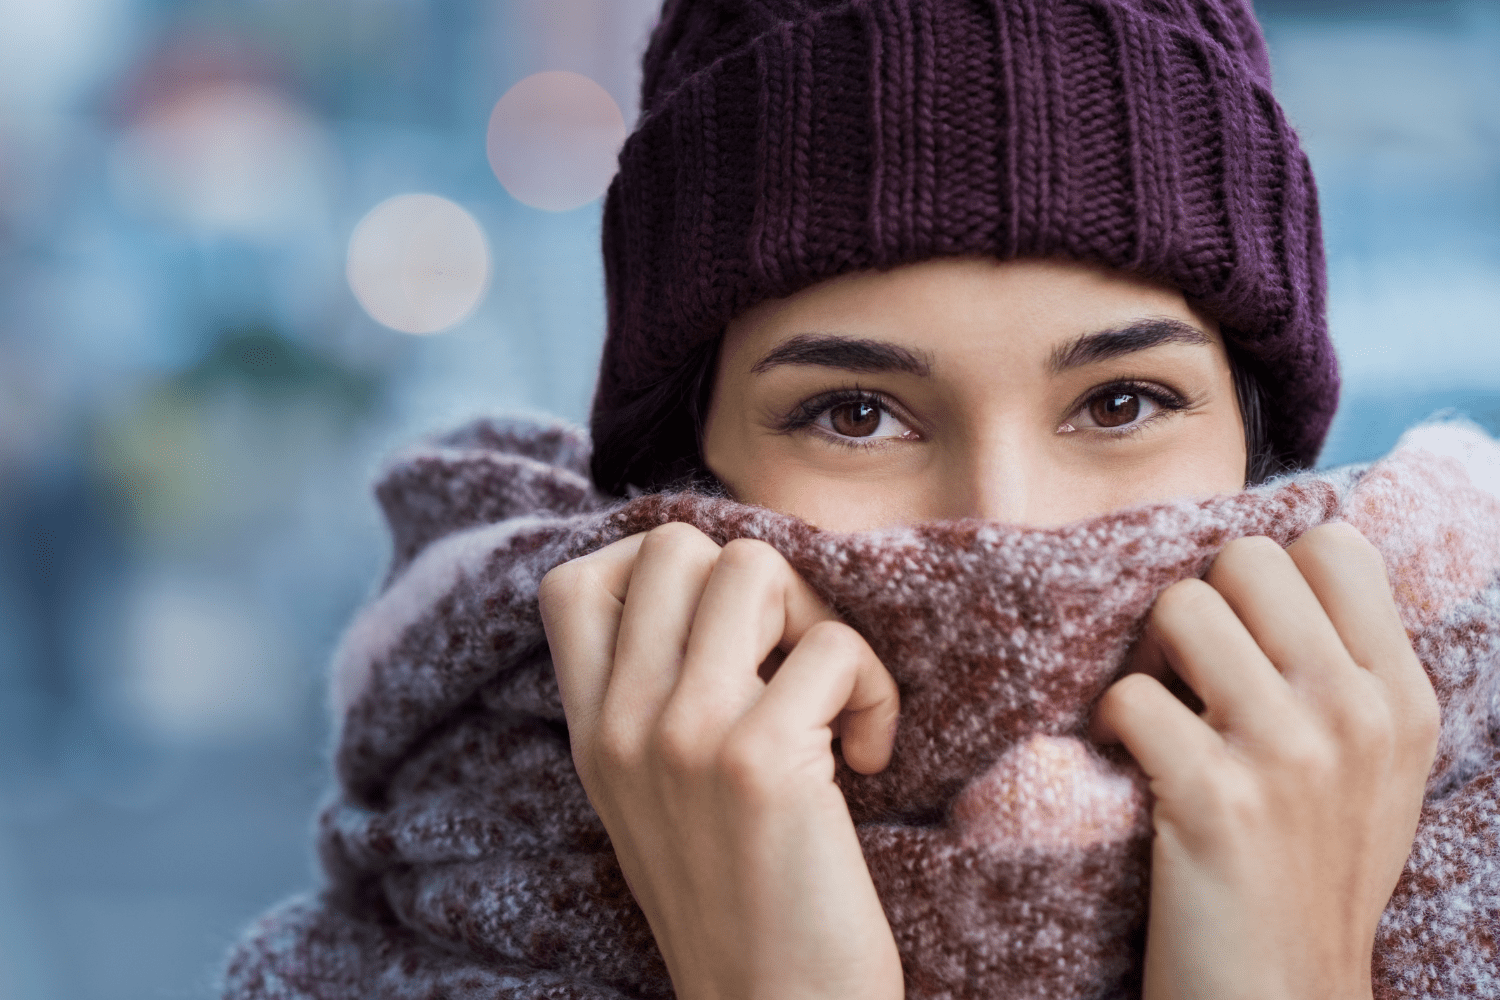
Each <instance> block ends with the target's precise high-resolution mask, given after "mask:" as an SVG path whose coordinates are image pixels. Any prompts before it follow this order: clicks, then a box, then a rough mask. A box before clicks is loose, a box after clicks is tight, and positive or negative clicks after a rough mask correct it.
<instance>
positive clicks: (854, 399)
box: [775, 379, 1193, 448]
mask: <svg viewBox="0 0 1500 1000" xmlns="http://www.w3.org/2000/svg"><path fill="white" fill-rule="evenodd" d="M1110 393H1132V394H1134V395H1137V396H1144V397H1145V398H1146V399H1149V400H1151V402H1153V403H1155V404H1156V407H1157V410H1156V412H1155V413H1152V414H1151V415H1149V416H1148V417H1146V419H1144V420H1139V421H1137V422H1135V423H1133V424H1131V425H1130V426H1128V427H1123V428H1118V429H1116V428H1108V427H1095V428H1089V430H1091V431H1092V432H1093V433H1095V434H1105V435H1108V436H1109V437H1113V438H1126V437H1132V436H1134V435H1136V434H1139V433H1140V432H1141V431H1142V429H1144V428H1145V427H1147V426H1149V425H1151V424H1154V423H1155V422H1156V421H1157V419H1158V418H1160V417H1163V416H1166V415H1167V414H1170V413H1176V412H1179V411H1181V410H1186V409H1190V408H1191V407H1192V405H1193V403H1192V400H1189V399H1187V398H1185V397H1184V396H1183V395H1182V394H1181V393H1178V392H1175V391H1173V390H1172V389H1169V388H1167V387H1166V386H1163V385H1158V384H1156V383H1154V382H1138V381H1134V380H1131V379H1123V380H1118V381H1114V382H1107V383H1105V384H1104V385H1100V386H1095V387H1094V388H1093V389H1090V390H1089V391H1088V393H1087V394H1086V395H1084V396H1081V397H1080V398H1079V399H1078V400H1076V401H1075V402H1074V404H1073V406H1072V408H1070V409H1069V410H1068V416H1069V417H1071V416H1072V415H1073V414H1075V413H1077V412H1078V411H1079V410H1081V409H1083V408H1084V407H1086V406H1088V405H1089V404H1090V403H1092V402H1093V401H1094V400H1096V399H1099V398H1100V397H1102V396H1107V395H1109V394H1110ZM852 403H864V404H866V405H868V406H873V407H876V408H877V409H879V410H880V411H881V412H883V413H887V414H890V415H891V416H893V417H895V418H896V419H897V420H900V421H901V422H902V423H905V424H907V425H911V424H912V423H913V421H912V420H911V419H910V418H909V417H907V416H905V415H904V414H902V413H901V411H900V410H899V409H898V408H897V407H894V406H892V405H891V403H890V401H889V400H888V399H887V398H886V397H884V396H882V395H881V394H879V393H875V392H869V391H867V390H865V389H860V388H858V387H857V386H856V387H855V388H853V389H836V390H834V391H832V392H825V393H821V394H819V395H817V396H813V397H812V398H811V399H805V400H803V401H802V402H801V403H798V404H797V406H796V408H795V409H793V410H792V412H791V413H788V414H787V415H786V416H785V417H783V418H782V419H781V420H780V421H779V422H778V423H777V425H776V428H775V429H776V430H777V431H778V432H779V433H782V434H793V433H796V432H797V431H801V430H805V429H807V428H809V427H811V426H813V425H814V424H815V423H817V421H818V418H819V417H821V416H823V414H825V413H827V412H828V411H830V410H832V409H835V408H837V407H840V406H847V405H850V404H852ZM825 437H827V438H829V440H831V441H833V442H834V443H835V444H838V445H841V446H843V447H845V448H875V447H879V446H881V445H883V444H886V443H888V442H889V441H890V438H879V439H876V440H873V441H865V440H861V439H858V438H846V437H842V436H835V435H831V434H829V435H825Z"/></svg>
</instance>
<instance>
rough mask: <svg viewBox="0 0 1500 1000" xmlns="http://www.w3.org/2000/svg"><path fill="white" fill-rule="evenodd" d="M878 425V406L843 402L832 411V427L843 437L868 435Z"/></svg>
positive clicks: (872, 432)
mask: <svg viewBox="0 0 1500 1000" xmlns="http://www.w3.org/2000/svg"><path fill="white" fill-rule="evenodd" d="M879 426H880V407H878V406H874V405H872V404H870V403H845V404H844V405H843V406H839V407H835V408H834V411H833V429H834V430H836V431H838V432H839V433H840V434H842V435H844V436H845V437H869V436H870V435H871V434H874V433H875V429H876V428H877V427H879Z"/></svg>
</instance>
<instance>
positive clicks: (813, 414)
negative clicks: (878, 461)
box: [776, 386, 913, 448]
mask: <svg viewBox="0 0 1500 1000" xmlns="http://www.w3.org/2000/svg"><path fill="white" fill-rule="evenodd" d="M852 403H864V404H866V405H868V406H873V407H875V408H876V409H878V410H880V411H881V412H882V413H887V414H890V415H891V416H893V417H895V418H896V419H897V420H899V421H901V422H902V423H904V424H907V425H908V426H910V425H911V424H912V423H913V421H912V419H911V418H910V417H908V416H906V415H904V414H903V413H902V412H901V411H900V410H899V409H898V408H897V407H894V406H892V405H891V402H890V400H888V399H887V398H886V397H884V396H882V395H880V394H879V393H876V392H868V391H866V390H864V389H861V388H859V387H857V386H856V387H855V388H853V389H836V390H834V391H833V392H825V393H821V394H819V395H817V396H814V397H812V398H811V399H805V400H803V401H802V402H800V403H798V404H797V407H796V409H794V410H792V412H791V413H788V414H787V415H786V416H785V417H783V418H782V419H781V421H780V422H779V423H778V424H777V425H776V430H777V431H778V432H779V433H782V434H794V433H796V432H797V431H800V430H805V429H807V428H809V427H811V426H813V425H814V424H815V423H817V421H818V418H819V417H821V416H823V414H825V413H827V412H828V411H829V410H833V409H837V408H838V407H840V406H848V405H850V404H852ZM824 437H826V438H828V440H830V441H832V442H833V443H835V444H838V445H841V446H843V447H845V448H878V447H880V446H881V445H883V444H887V443H889V441H890V440H891V439H890V438H877V439H876V440H873V441H867V440H862V439H860V438H846V437H842V436H839V435H833V434H825V435H824Z"/></svg>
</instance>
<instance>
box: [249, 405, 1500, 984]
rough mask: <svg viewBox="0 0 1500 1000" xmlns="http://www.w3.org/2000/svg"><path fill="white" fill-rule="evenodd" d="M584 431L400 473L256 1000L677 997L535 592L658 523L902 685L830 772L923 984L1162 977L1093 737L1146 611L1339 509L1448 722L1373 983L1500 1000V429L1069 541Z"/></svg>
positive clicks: (1129, 821)
mask: <svg viewBox="0 0 1500 1000" xmlns="http://www.w3.org/2000/svg"><path fill="white" fill-rule="evenodd" d="M587 461H588V443H587V441H586V439H584V438H583V437H582V436H581V435H580V434H579V432H576V431H573V430H571V429H569V428H566V427H563V426H560V425H539V424H529V423H519V422H514V423H505V422H493V421H481V422H478V423H475V424H472V425H470V426H468V427H466V428H464V429H463V430H461V431H458V432H456V433H453V434H449V435H446V436H444V437H440V438H435V439H432V440H430V441H428V442H426V443H424V444H422V445H420V446H418V447H416V448H414V449H413V450H411V451H409V452H407V453H405V454H403V455H401V456H398V458H397V459H396V460H395V461H393V462H392V463H391V464H390V465H389V466H388V467H387V469H386V471H385V473H384V475H383V478H382V480H381V481H380V483H379V485H378V487H377V490H376V493H377V496H378V497H379V500H380V502H381V505H382V506H383V508H384V510H385V513H386V517H387V519H388V521H389V524H390V528H391V532H392V535H393V539H394V556H393V560H392V567H391V570H390V574H389V576H388V578H387V580H386V582H385V584H384V586H383V588H382V590H381V592H380V593H379V595H378V596H377V597H375V598H374V599H373V600H372V601H371V602H370V603H369V604H368V605H367V606H366V607H365V608H364V610H363V611H361V612H360V614H359V615H358V616H357V617H356V618H355V620H354V623H353V624H352V625H351V626H350V628H349V630H348V632H347V633H346V635H345V637H344V640H343V643H342V645H341V647H340V650H339V652H338V654H337V656H336V660H335V674H336V678H337V681H336V690H335V701H336V702H339V703H340V707H341V708H342V707H345V706H347V708H346V711H345V712H344V713H343V721H342V726H341V730H340V732H339V734H338V738H337V744H336V752H335V767H336V772H337V787H336V788H335V790H334V791H333V792H332V793H331V795H330V796H329V799H328V801H327V802H326V804H325V806H324V808H323V810H322V813H321V815H320V817H319V822H318V834H317V836H318V850H319V856H320V858H321V862H322V868H323V874H324V878H323V886H322V888H321V889H320V890H319V891H317V892H316V893H314V894H311V895H308V896H303V897H299V898H297V899H293V900H291V901H289V902H287V903H285V904H283V905H282V906H281V907H279V908H278V909H276V910H274V911H272V912H271V913H269V914H267V915H266V916H264V917H262V918H261V919H260V920H258V921H257V922H256V923H255V924H253V925H252V926H251V927H250V928H249V930H248V931H247V932H246V934H245V936H244V938H243V939H242V940H241V942H240V943H239V945H238V946H237V947H236V949H235V950H234V952H233V953H232V954H231V956H230V959H229V963H228V965H227V968H226V971H225V978H224V996H225V997H226V998H231V1000H248V998H268V1000H290V998H316V1000H354V998H360V1000H367V998H386V1000H418V998H435V997H442V998H448V1000H478V998H485V1000H496V998H515V1000H520V998H541V997H548V998H577V1000H585V998H590V1000H592V998H597V1000H606V998H608V1000H618V998H624V997H670V996H672V988H671V982H670V980H669V978H668V976H667V973H666V968H665V966H664V965H663V963H662V960H661V957H660V954H659V952H658V951H657V948H656V944H655V942H654V940H653V938H652V936H651V932H650V929H649V928H648V926H647V924H646V920H645V918H644V916H642V914H641V912H640V911H639V909H638V908H637V907H636V905H635V902H634V899H633V898H632V896H631V894H630V890H629V889H628V887H627V886H626V884H625V880H624V878H623V876H622V875H621V873H620V870H619V866H618V864H617V862H616V860H615V856H614V853H613V851H612V849H611V847H610V843H609V839H608V837H607V835H606V834H605V831H604V828H603V825H602V824H601V823H600V821H599V819H598V817H597V816H596V815H595V813H594V811H593V809H592V808H591V807H590V805H589V803H588V799H587V798H586V796H585V795H584V792H583V788H582V786H581V785H580V783H579V781H578V778H577V775H576V773H575V772H574V769H573V763H572V759H571V757H570V754H569V748H568V739H567V729H566V725H565V723H564V719H563V712H562V705H561V701H560V699H559V696H558V690H557V684H556V680H555V678H554V675H553V672H552V666H551V662H550V660H549V659H548V653H547V645H546V639H545V636H544V634H543V630H542V623H541V617H540V614H539V612H538V610H537V602H536V594H537V586H538V584H539V582H540V581H541V578H542V576H543V575H544V574H545V573H546V571H547V570H549V569H550V568H552V567H553V566H556V565H558V564H559V563H561V562H564V561H566V560H568V559H571V558H574V557H576V556H579V555H582V554H585V553H587V552H591V551H594V550H596V549H598V548H600V547H602V546H604V545H606V544H609V543H610V542H613V541H615V540H617V539H620V538H623V537H626V536H628V535H631V534H634V533H637V532H641V531H645V530H648V529H650V528H652V527H655V526H657V525H660V524H663V523H665V522H668V521H684V522H687V523H689V524H692V525H695V526H696V527H698V528H699V529H701V530H702V531H704V532H705V533H706V534H707V535H708V536H709V537H711V538H713V539H714V540H715V541H717V542H720V543H723V542H726V541H728V540H730V539H733V538H742V537H749V538H758V539H762V540H764V541H766V542H768V543H770V544H771V545H773V546H774V547H775V548H776V549H778V550H779V551H780V552H781V553H782V554H783V555H785V556H786V558H787V559H788V560H789V561H790V563H791V565H792V566H793V567H794V568H795V569H796V570H797V571H798V572H799V573H800V574H801V575H802V576H803V577H804V578H805V579H806V580H807V581H808V582H809V583H810V584H811V585H812V587H813V588H814V589H816V590H817V591H818V592H819V593H820V594H821V595H822V596H823V597H824V598H825V599H826V600H827V601H828V602H829V603H830V605H832V606H833V607H834V608H835V609H837V610H838V612H839V613H840V614H841V615H842V616H843V617H844V619H845V620H846V621H848V622H849V623H850V624H851V625H853V626H854V627H855V628H857V629H858V630H859V631H860V632H861V633H862V634H863V635H864V636H865V638H866V639H867V640H868V641H869V643H870V645H871V646H872V648H873V649H874V651H875V653H876V654H877V655H878V656H879V657H880V659H881V661H882V662H883V663H884V664H885V665H886V667H887V668H888V669H889V670H890V672H891V674H892V675H893V676H894V677H895V679H896V681H897V683H898V685H899V686H900V690H901V724H900V729H899V732H898V735H897V740H896V747H895V753H894V756H893V758H892V761H891V765H890V767H889V768H887V769H886V770H885V771H884V772H882V773H880V774H877V775H871V776H863V775H859V774H856V773H854V772H853V771H851V770H849V769H848V768H847V767H846V766H845V765H844V764H843V763H842V761H841V760H840V762H839V767H838V775H837V780H838V782H839V785H840V787H841V788H842V789H843V791H844V795H845V798H846V800H847V801H848V804H849V810H850V813H851V815H852V817H853V819H854V822H855V824H856V828H857V830H858V832H859V836H860V840H861V843H862V845H863V847H864V852H865V857H866V860H867V861H868V863H869V867H870V874H871V876H872V877H873V879H874V882H875V887H876V889H877V891H878V892H879V894H880V898H881V901H882V903H883V905H884V907H885V911H886V915H887V917H888V918H889V920H890V923H891V927H892V930H893V931H894V934H895V939H896V943H897V946H898V948H899V950H900V953H901V961H902V967H903V969H904V970H905V975H906V995H907V996H908V997H911V998H913V1000H916V998H981V997H982V998H986V1000H1006V998H1022V997H1031V998H1035V997H1046V998H1073V997H1077V998H1104V997H1130V996H1138V995H1139V992H1140V980H1141V965H1142V957H1143V950H1144V943H1145V931H1144V928H1145V917H1146V900H1147V896H1148V890H1149V885H1150V872H1149V858H1150V822H1149V801H1148V795H1147V793H1146V791H1145V790H1144V783H1143V779H1142V777H1141V775H1140V773H1139V771H1138V769H1137V768H1136V767H1135V766H1134V764H1133V763H1132V762H1131V761H1130V760H1129V758H1128V756H1126V755H1125V754H1123V752H1121V751H1119V750H1118V749H1115V750H1101V749H1099V748H1097V747H1095V746H1093V745H1092V744H1090V743H1088V742H1087V741H1086V740H1085V739H1084V738H1083V733H1084V732H1085V730H1086V727H1087V722H1088V718H1089V714H1090V710H1091V707H1092V705H1093V703H1094V701H1095V700H1096V699H1097V698H1098V696H1099V695H1100V694H1101V693H1102V692H1103V691H1104V690H1105V688H1107V687H1108V686H1109V684H1110V683H1111V682H1112V681H1114V680H1115V679H1116V678H1117V677H1118V676H1119V674H1120V671H1121V664H1122V662H1123V661H1124V658H1125V656H1126V653H1127V651H1128V649H1129V647H1130V645H1131V643H1132V641H1133V640H1134V639H1135V637H1136V636H1137V635H1138V634H1139V630H1140V626H1141V623H1142V621H1143V619H1144V617H1145V615H1146V614H1147V612H1148V611H1149V609H1150V607H1151V604H1152V602H1153V601H1154V600H1155V598H1156V596H1157V595H1158V594H1159V593H1160V592H1161V591H1162V590H1163V589H1165V588H1166V587H1168V586H1169V585H1171V584H1172V583H1174V582H1176V581H1178V580H1182V579H1185V578H1187V577H1191V576H1200V575H1202V574H1203V573H1204V572H1205V571H1206V570H1207V568H1208V566H1209V564H1210V563H1211V562H1212V560H1213V558H1214V556H1215V555H1216V554H1217V553H1218V551H1219V550H1220V549H1221V548H1222V547H1223V546H1224V545H1225V544H1226V543H1227V542H1228V541H1230V540H1232V539H1234V538H1238V537H1241V536H1245V535H1257V534H1261V535H1268V536H1270V537H1271V538H1273V539H1275V540H1276V541H1277V542H1279V543H1281V544H1282V545H1287V544H1290V543H1291V542H1292V541H1294V540H1295V539H1296V538H1297V537H1298V536H1300V535H1301V534H1302V533H1304V532H1306V531H1307V530H1309V529H1310V528H1313V527H1315V526H1317V525H1319V524H1323V523H1326V522H1329V521H1337V520H1345V521H1348V522H1350V523H1351V524H1353V525H1354V526H1355V527H1356V528H1358V529H1359V530H1360V531H1361V532H1362V533H1363V534H1364V535H1365V537H1366V538H1368V539H1369V540H1370V541H1371V542H1373V543H1374V544H1375V545H1376V547H1377V548H1378V549H1379V550H1380V552H1381V553H1382V555H1383V556H1384V558H1385V561H1386V566H1387V569H1388V572H1389V574H1390V577H1391V582H1392V585H1393V588H1394V592H1395V595H1396V600H1397V604H1398V606H1399V608H1400V611H1401V615H1402V620H1403V622H1404V624H1405V626H1406V629H1407V633H1408V635H1409V636H1410V638H1411V640H1412V643H1413V645H1414V647H1415V649H1416V651H1417V655H1418V656H1419V657H1420V658H1421V661H1422V663H1423V665H1424V666H1425V667H1426V669H1427V672H1428V674H1429V675H1430V676H1431V678H1432V681H1433V684H1434V686H1435V687H1436V690H1437V695H1438V700H1439V702H1440V704H1441V706H1442V716H1443V725H1442V733H1441V737H1440V741H1439V747H1438V756H1437V761H1436V764H1435V765H1434V767H1433V770H1432V773H1431V776H1430V778H1429V780H1428V785H1427V794H1426V802H1425V805H1424V808H1423V812H1422V817H1421V822H1420V826H1419V828H1418V832H1417V837H1416V843H1415V845H1414V847H1413V850H1412V853H1411V856H1410V859H1409V860H1408V862H1407V866H1406V869H1405V871H1404V873H1403V874H1402V876H1401V880H1400V883H1399V885H1398V886H1397V888H1396V891H1395V894H1394V896H1393V897H1392V899H1391V901H1390V903H1389V905H1388V907H1387V908H1386V911H1385V914H1384V917H1383V918H1382V920H1381V922H1380V925H1379V931H1378V935H1377V938H1376V942H1375V961H1374V968H1373V976H1374V992H1375V996H1376V997H1377V998H1393V997H1459V996H1465V997H1469V996H1488V997H1494V996H1500V971H1497V970H1500V795H1497V792H1500V783H1497V777H1500V446H1497V445H1496V443H1495V442H1493V441H1491V440H1490V439H1489V438H1488V437H1487V436H1485V435H1484V434H1483V433H1482V432H1481V431H1479V430H1477V429H1475V428H1473V427H1472V426H1469V425H1464V424H1431V425H1426V426H1423V427H1419V428H1416V429H1415V430H1413V431H1411V432H1409V433H1408V434H1407V436H1406V437H1405V438H1403V439H1402V442H1401V443H1400V444H1399V445H1398V446H1397V448H1396V449H1395V450H1394V451H1393V452H1392V453H1391V454H1390V455H1389V456H1387V457H1386V458H1384V459H1382V460H1380V461H1377V462H1375V463H1373V464H1371V465H1368V466H1364V467H1349V468H1345V469H1339V470H1334V471H1332V472H1316V473H1312V472H1309V473H1302V474H1298V475H1295V476H1292V477H1290V478H1286V479H1282V480H1279V481H1277V482H1275V483H1272V484H1269V485H1267V486H1263V487H1259V488H1256V489H1253V490H1248V491H1246V492H1244V493H1239V494H1236V495H1232V496H1224V497H1217V498H1214V499H1210V500H1205V501H1183V502H1174V503H1164V504H1156V505H1152V506H1145V507H1137V508H1133V509H1129V510H1125V511H1121V512H1118V513H1112V514H1107V515H1104V516H1101V517H1097V518H1094V519H1092V520H1088V521H1082V522H1078V523H1075V524H1072V525H1068V526H1064V527H1060V528H1051V529H1023V528H1017V527H1013V526H1008V525H1002V524H997V523H992V522H985V521H954V522H945V523H936V524H925V525H919V526H915V527H901V528H892V529H886V530H880V531H873V532H863V533H858V534H837V533H832V532H825V531H820V530H817V529H815V528H813V527H811V526H809V525H807V524H805V523H804V522H801V521H798V520H796V519H794V518H791V517H787V516H783V515H780V514H776V513H773V512H771V511H768V510H765V509H762V508H756V507H748V506H744V505H741V504H738V503H734V502H732V501H729V500H724V499H717V498H709V497H704V496H699V495H692V494H676V495H670V494H660V495H652V496H645V497H640V498H638V499H635V500H632V501H630V502H628V503H623V504H621V503H619V502H618V501H611V500H608V499H606V498H604V497H601V496H600V495H598V494H597V493H595V492H594V490H593V489H592V487H591V486H590V484H589V481H588V478H587Z"/></svg>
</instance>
